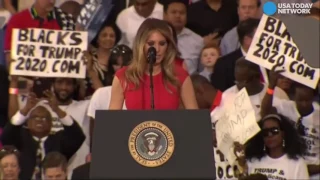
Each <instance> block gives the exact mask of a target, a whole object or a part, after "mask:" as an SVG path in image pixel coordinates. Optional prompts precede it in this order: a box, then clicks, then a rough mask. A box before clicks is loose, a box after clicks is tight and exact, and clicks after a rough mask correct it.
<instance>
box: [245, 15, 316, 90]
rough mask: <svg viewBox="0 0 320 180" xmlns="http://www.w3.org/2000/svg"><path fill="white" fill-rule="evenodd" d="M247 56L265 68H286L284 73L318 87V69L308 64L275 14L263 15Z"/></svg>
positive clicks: (295, 79) (312, 86)
mask: <svg viewBox="0 0 320 180" xmlns="http://www.w3.org/2000/svg"><path fill="white" fill-rule="evenodd" d="M246 59H247V60H249V61H252V62H253V63H256V64H258V65H260V66H263V67H265V68H267V69H272V67H273V66H276V67H277V69H285V70H286V71H285V72H284V73H283V75H284V76H286V77H288V78H290V79H292V80H294V81H297V82H299V83H301V84H304V85H306V86H309V87H311V88H314V89H315V88H316V86H317V83H318V80H319V76H320V75H319V73H320V69H319V68H313V67H311V66H309V65H308V64H307V62H306V61H305V59H304V58H303V57H302V55H301V53H300V51H299V49H298V48H297V46H296V44H295V43H294V41H293V39H292V37H291V36H290V34H289V33H288V31H287V28H286V26H285V25H284V24H283V23H282V22H281V21H280V20H278V19H276V18H274V17H270V16H267V15H263V16H262V18H261V21H260V24H259V26H258V28H257V30H256V33H255V35H254V38H253V40H252V43H251V46H250V48H249V51H248V53H247V56H246Z"/></svg>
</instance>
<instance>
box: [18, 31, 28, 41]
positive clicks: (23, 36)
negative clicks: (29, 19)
mask: <svg viewBox="0 0 320 180" xmlns="http://www.w3.org/2000/svg"><path fill="white" fill-rule="evenodd" d="M28 32H29V30H28V29H20V30H19V35H18V40H19V41H22V42H24V41H27V40H28V39H29V38H28Z"/></svg>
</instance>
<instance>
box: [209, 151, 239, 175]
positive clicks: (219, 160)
mask: <svg viewBox="0 0 320 180" xmlns="http://www.w3.org/2000/svg"><path fill="white" fill-rule="evenodd" d="M213 151H214V161H215V166H216V179H217V180H223V179H229V180H237V179H238V178H236V177H234V172H235V170H236V169H237V166H236V165H233V166H232V165H230V163H229V162H228V160H227V159H226V158H225V157H224V156H223V154H222V153H221V152H219V151H218V149H216V148H213Z"/></svg>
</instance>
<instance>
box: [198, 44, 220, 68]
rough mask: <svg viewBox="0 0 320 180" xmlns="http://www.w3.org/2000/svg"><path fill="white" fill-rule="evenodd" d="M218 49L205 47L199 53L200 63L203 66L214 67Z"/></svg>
mask: <svg viewBox="0 0 320 180" xmlns="http://www.w3.org/2000/svg"><path fill="white" fill-rule="evenodd" d="M219 54H220V53H219V50H218V49H217V48H213V47H210V48H205V49H203V50H202V53H201V63H202V64H203V65H204V66H205V67H214V65H215V64H216V62H217V60H218V58H219Z"/></svg>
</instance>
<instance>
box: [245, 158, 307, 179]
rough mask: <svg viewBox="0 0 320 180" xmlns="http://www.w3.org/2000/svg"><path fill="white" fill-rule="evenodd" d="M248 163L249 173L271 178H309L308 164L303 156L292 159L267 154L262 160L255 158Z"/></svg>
mask: <svg viewBox="0 0 320 180" xmlns="http://www.w3.org/2000/svg"><path fill="white" fill-rule="evenodd" d="M247 163H248V172H249V174H257V173H260V174H264V175H266V176H267V177H268V179H269V180H294V179H297V180H298V179H299V180H300V179H301V180H307V179H309V174H308V170H307V165H306V164H305V162H304V160H303V159H302V158H299V159H298V160H292V159H289V158H288V156H287V155H283V156H282V157H280V158H278V159H272V158H271V157H269V156H265V157H263V158H262V159H261V160H258V159H254V160H251V161H248V162H247Z"/></svg>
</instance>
